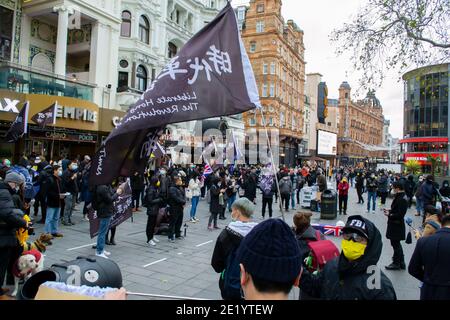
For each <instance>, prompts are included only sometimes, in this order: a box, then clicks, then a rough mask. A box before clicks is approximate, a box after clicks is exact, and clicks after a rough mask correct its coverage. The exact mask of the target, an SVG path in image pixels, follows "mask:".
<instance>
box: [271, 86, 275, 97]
mask: <svg viewBox="0 0 450 320" xmlns="http://www.w3.org/2000/svg"><path fill="white" fill-rule="evenodd" d="M270 96H271V97H275V84H274V83H271V84H270Z"/></svg>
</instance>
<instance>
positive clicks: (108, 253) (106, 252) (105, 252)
mask: <svg viewBox="0 0 450 320" xmlns="http://www.w3.org/2000/svg"><path fill="white" fill-rule="evenodd" d="M103 253H104V254H106V255H107V256H110V255H111V252H109V251H106V250H103Z"/></svg>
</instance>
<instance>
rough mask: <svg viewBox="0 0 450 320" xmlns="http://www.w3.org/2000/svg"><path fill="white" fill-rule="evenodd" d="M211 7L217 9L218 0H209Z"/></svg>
mask: <svg viewBox="0 0 450 320" xmlns="http://www.w3.org/2000/svg"><path fill="white" fill-rule="evenodd" d="M209 7H210V8H212V9H216V0H209Z"/></svg>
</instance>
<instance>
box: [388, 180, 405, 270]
mask: <svg viewBox="0 0 450 320" xmlns="http://www.w3.org/2000/svg"><path fill="white" fill-rule="evenodd" d="M393 188H394V193H395V198H394V201H392V204H391V209H390V210H386V209H385V210H384V212H385V213H384V214H385V215H386V216H387V217H388V224H387V230H386V238H388V239H389V240H390V241H391V245H392V248H393V249H394V256H393V257H392V263H391V264H390V265H388V266H386V269H387V270H405V269H406V265H405V258H404V255H403V249H402V245H401V241H402V240H405V239H406V227H405V220H404V219H405V214H406V211H408V196H407V195H406V194H405V190H404V187H403V185H402V184H401V183H400V182H394V185H393Z"/></svg>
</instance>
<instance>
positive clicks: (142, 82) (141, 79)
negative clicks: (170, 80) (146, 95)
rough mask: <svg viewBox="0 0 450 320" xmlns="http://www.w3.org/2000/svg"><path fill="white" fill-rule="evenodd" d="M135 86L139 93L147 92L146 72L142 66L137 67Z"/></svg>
mask: <svg viewBox="0 0 450 320" xmlns="http://www.w3.org/2000/svg"><path fill="white" fill-rule="evenodd" d="M136 86H137V89H138V90H139V91H145V90H147V70H145V67H144V66H138V67H137V69H136Z"/></svg>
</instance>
